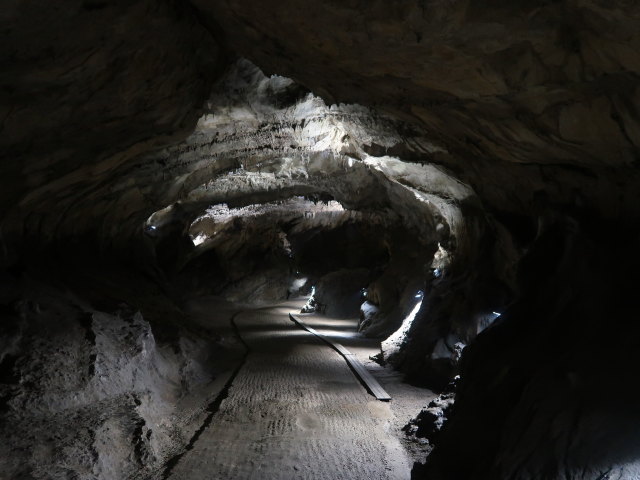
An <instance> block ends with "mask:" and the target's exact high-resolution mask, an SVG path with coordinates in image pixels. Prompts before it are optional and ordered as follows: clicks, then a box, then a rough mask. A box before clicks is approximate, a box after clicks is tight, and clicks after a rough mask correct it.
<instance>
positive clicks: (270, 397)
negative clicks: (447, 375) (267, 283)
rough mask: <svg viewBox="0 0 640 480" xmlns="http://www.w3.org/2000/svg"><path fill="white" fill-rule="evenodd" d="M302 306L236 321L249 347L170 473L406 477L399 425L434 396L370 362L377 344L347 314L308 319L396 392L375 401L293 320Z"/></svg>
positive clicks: (407, 459) (407, 457)
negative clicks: (211, 415) (213, 411)
mask: <svg viewBox="0 0 640 480" xmlns="http://www.w3.org/2000/svg"><path fill="white" fill-rule="evenodd" d="M300 306H301V303H300V302H296V301H291V302H287V303H286V304H282V305H280V306H277V307H269V308H264V309H259V310H247V311H243V312H242V313H240V314H239V315H237V316H236V324H237V326H238V329H239V331H240V333H241V335H242V337H243V340H244V341H245V342H246V344H247V345H248V346H249V348H250V353H249V355H248V357H247V359H246V362H245V364H244V365H243V366H242V368H241V370H240V371H239V373H238V375H237V376H236V378H235V380H234V381H233V384H232V386H231V388H230V389H229V392H228V396H227V398H225V399H224V400H223V401H222V403H221V404H220V408H219V410H218V411H217V412H216V414H215V416H214V418H213V419H212V420H213V421H212V422H211V424H210V425H209V426H208V427H207V428H206V429H204V430H203V431H202V433H201V434H200V436H199V437H198V438H197V441H196V442H195V443H194V444H193V447H192V449H191V450H189V451H188V452H186V453H185V455H183V456H182V457H181V458H180V460H179V462H178V463H177V464H176V465H175V466H174V467H173V469H172V470H171V475H170V476H169V477H168V478H171V479H193V480H197V479H256V480H258V479H260V480H268V479H332V480H333V479H408V478H410V469H411V466H412V463H413V461H414V460H415V458H414V457H413V456H412V455H411V454H410V453H408V450H407V448H405V447H406V446H405V445H403V443H402V442H401V441H400V437H401V435H400V432H399V428H400V427H401V426H402V425H404V424H405V423H406V422H407V421H408V420H409V418H411V417H412V416H415V414H416V413H417V412H418V411H419V410H420V408H421V407H423V406H424V405H425V404H426V403H428V401H429V399H430V398H431V396H432V394H431V392H429V391H428V390H424V389H417V388H414V387H410V386H408V385H406V384H403V383H402V382H401V381H400V378H399V376H398V375H397V374H394V373H392V371H390V370H388V369H384V368H382V367H380V366H378V365H377V364H375V363H373V362H371V361H369V360H368V357H369V355H372V354H375V353H377V352H378V351H379V343H378V342H375V341H371V340H367V339H363V338H360V337H359V336H358V335H357V334H355V333H354V327H355V322H354V321H353V320H329V319H324V318H322V317H315V316H314V317H306V318H305V321H306V322H308V323H309V325H311V326H313V327H314V328H317V329H318V330H321V331H322V333H324V334H329V335H331V336H332V337H333V338H334V340H336V341H338V342H339V343H342V344H343V345H344V346H345V347H347V348H348V349H350V350H351V351H352V352H353V353H355V354H357V355H358V356H359V358H360V360H361V361H362V362H363V363H364V364H365V365H366V366H367V367H368V368H369V369H370V370H371V371H372V373H373V374H374V376H376V378H377V379H378V381H379V382H380V383H381V384H382V386H383V387H384V388H385V389H386V390H387V391H388V392H389V393H390V394H391V395H392V397H394V399H393V400H392V401H391V402H389V403H383V402H379V401H377V400H376V399H375V398H374V397H372V396H371V395H369V394H368V393H367V391H366V390H365V389H364V387H363V386H362V385H361V384H360V383H359V382H358V380H357V379H356V378H355V376H354V375H353V373H352V372H351V370H350V369H349V367H348V366H347V364H346V363H345V361H344V359H343V358H342V357H341V356H340V355H338V354H337V353H336V352H335V351H334V350H332V349H331V348H329V347H328V346H327V345H326V344H325V343H323V342H322V341H320V340H319V339H318V338H316V337H314V336H313V335H311V334H309V333H308V332H306V331H304V330H301V329H299V328H298V327H296V326H295V324H293V323H292V322H291V321H290V320H289V318H288V313H289V312H290V311H298V310H299V308H300Z"/></svg>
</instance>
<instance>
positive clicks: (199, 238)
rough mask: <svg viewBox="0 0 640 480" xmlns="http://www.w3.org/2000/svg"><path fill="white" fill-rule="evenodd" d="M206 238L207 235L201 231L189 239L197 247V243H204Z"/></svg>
mask: <svg viewBox="0 0 640 480" xmlns="http://www.w3.org/2000/svg"><path fill="white" fill-rule="evenodd" d="M206 239H207V236H206V235H205V234H203V233H201V234H200V235H197V236H196V237H193V238H192V239H191V241H192V242H193V245H194V246H195V247H197V246H198V245H201V244H202V243H204V242H205V240H206Z"/></svg>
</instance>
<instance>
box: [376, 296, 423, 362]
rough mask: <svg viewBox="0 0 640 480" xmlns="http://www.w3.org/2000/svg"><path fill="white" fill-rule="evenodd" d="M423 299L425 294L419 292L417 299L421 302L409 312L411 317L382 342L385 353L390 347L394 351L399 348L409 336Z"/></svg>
mask: <svg viewBox="0 0 640 480" xmlns="http://www.w3.org/2000/svg"><path fill="white" fill-rule="evenodd" d="M422 297H423V293H422V292H421V291H420V292H418V294H417V295H416V296H415V298H420V301H419V302H418V303H416V304H415V306H414V307H413V309H412V310H411V312H409V315H407V317H406V318H405V319H404V320H403V321H402V325H400V328H399V329H398V330H396V331H395V332H393V333H392V334H391V336H389V338H387V339H386V340H385V341H384V342H382V349H383V351H387V350H389V348H390V347H391V348H394V349H397V348H399V346H400V344H401V343H402V341H403V340H404V338H405V337H406V336H407V333H408V332H409V329H410V328H411V324H412V323H413V321H414V320H415V319H416V315H417V314H418V311H419V310H420V307H422V302H423V300H424V299H423V298H422Z"/></svg>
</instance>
